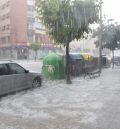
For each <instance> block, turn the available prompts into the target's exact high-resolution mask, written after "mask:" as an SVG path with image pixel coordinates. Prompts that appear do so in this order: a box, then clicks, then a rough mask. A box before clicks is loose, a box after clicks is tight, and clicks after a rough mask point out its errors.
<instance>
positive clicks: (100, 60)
mask: <svg viewBox="0 0 120 129" xmlns="http://www.w3.org/2000/svg"><path fill="white" fill-rule="evenodd" d="M101 70H102V0H100V40H99V71H100V73H101Z"/></svg>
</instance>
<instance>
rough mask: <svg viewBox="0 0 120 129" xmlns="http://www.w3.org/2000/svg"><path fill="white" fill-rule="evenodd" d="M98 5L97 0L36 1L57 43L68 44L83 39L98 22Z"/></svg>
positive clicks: (40, 14) (39, 16)
mask: <svg viewBox="0 0 120 129" xmlns="http://www.w3.org/2000/svg"><path fill="white" fill-rule="evenodd" d="M96 4H97V2H96V1H95V0H84V1H82V0H74V1H73V0H36V9H37V12H38V18H39V19H42V20H43V23H44V25H45V26H46V28H48V31H49V34H50V35H51V36H52V38H53V39H54V40H55V42H57V43H66V42H71V41H72V40H74V39H80V38H82V37H83V36H84V33H88V32H89V30H90V28H89V25H90V24H93V23H94V22H97V20H98V10H99V9H98V7H97V6H96ZM65 45H66V44H65Z"/></svg>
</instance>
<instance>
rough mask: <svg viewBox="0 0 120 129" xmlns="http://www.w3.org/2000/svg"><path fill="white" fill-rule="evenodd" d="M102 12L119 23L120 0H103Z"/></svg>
mask: <svg viewBox="0 0 120 129" xmlns="http://www.w3.org/2000/svg"><path fill="white" fill-rule="evenodd" d="M103 14H106V15H107V16H108V18H113V19H114V20H115V21H116V22H119V23H120V0H103Z"/></svg>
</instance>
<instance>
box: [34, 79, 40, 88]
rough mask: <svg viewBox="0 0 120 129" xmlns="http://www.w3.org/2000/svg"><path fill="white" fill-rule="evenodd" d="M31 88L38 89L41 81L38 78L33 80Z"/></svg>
mask: <svg viewBox="0 0 120 129" xmlns="http://www.w3.org/2000/svg"><path fill="white" fill-rule="evenodd" d="M32 86H33V87H40V86H41V79H40V78H35V79H34V80H33V84H32Z"/></svg>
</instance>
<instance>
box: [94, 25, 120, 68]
mask: <svg viewBox="0 0 120 129" xmlns="http://www.w3.org/2000/svg"><path fill="white" fill-rule="evenodd" d="M99 33H100V28H98V29H97V30H96V31H95V32H94V36H97V41H96V46H99V39H100V37H99ZM102 48H108V49H110V50H111V51H112V53H113V66H112V67H113V68H114V50H115V49H119V48H120V25H118V24H114V23H111V24H104V25H103V31H102Z"/></svg>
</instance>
